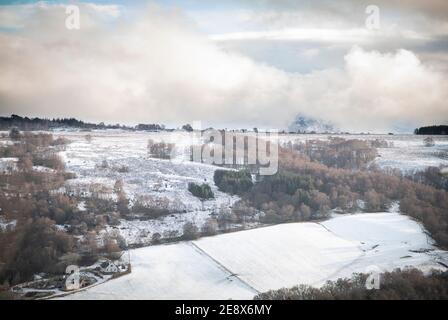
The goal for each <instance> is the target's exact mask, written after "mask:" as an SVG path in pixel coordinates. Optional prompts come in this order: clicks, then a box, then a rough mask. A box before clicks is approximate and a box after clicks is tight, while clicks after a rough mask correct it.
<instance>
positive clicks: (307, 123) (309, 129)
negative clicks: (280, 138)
mask: <svg viewBox="0 0 448 320" xmlns="http://www.w3.org/2000/svg"><path fill="white" fill-rule="evenodd" d="M288 130H289V132H297V133H335V132H339V131H340V130H339V129H337V128H335V127H334V126H333V125H332V124H331V123H328V122H324V121H322V120H318V119H313V118H309V117H304V116H301V115H298V116H297V117H296V119H295V120H294V122H293V123H291V125H290V126H289V128H288Z"/></svg>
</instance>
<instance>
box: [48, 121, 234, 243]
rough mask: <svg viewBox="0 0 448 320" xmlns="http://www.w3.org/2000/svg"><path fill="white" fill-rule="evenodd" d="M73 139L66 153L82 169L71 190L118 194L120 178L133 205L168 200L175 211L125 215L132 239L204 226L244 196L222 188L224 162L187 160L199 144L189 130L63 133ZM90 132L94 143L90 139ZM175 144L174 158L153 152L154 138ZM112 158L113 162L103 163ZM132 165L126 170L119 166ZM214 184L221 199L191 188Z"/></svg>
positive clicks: (123, 229) (70, 165) (71, 165)
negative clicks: (218, 182)
mask: <svg viewBox="0 0 448 320" xmlns="http://www.w3.org/2000/svg"><path fill="white" fill-rule="evenodd" d="M55 134H56V135H62V136H64V137H65V138H68V139H69V140H70V141H72V142H71V143H70V144H68V145H67V146H66V149H65V151H63V152H60V156H61V157H62V158H63V159H64V162H65V164H66V170H67V171H70V172H74V173H75V174H76V178H75V179H70V180H68V181H67V183H66V189H67V190H68V191H69V192H74V193H78V192H79V193H80V194H81V195H84V196H90V195H92V193H93V192H96V193H97V194H98V196H99V197H101V198H105V199H112V200H114V199H115V198H116V195H115V193H114V192H113V187H114V184H115V182H116V181H117V180H122V181H123V184H124V191H125V193H126V196H127V198H128V199H129V200H130V205H131V206H132V204H133V203H135V202H136V201H140V202H143V203H146V204H151V203H152V204H154V203H157V202H160V201H162V202H166V206H167V209H169V210H170V211H171V212H172V214H170V215H168V216H165V217H161V218H159V219H153V220H148V221H143V220H142V221H139V220H133V221H126V220H121V224H120V226H119V227H118V229H117V228H116V227H111V226H109V227H108V230H107V231H110V229H117V230H118V231H119V232H120V234H121V235H122V236H123V237H124V238H125V239H126V240H127V243H128V244H130V245H132V244H138V245H141V244H145V243H146V244H147V243H149V242H150V240H151V236H152V235H153V234H154V233H159V234H161V235H162V238H164V237H165V236H164V235H166V234H168V233H176V234H178V235H181V234H182V228H183V225H184V224H185V223H186V222H193V223H195V224H196V225H197V226H198V227H201V226H202V225H203V224H204V223H205V221H206V220H207V218H210V217H211V215H212V214H214V213H216V212H217V211H218V210H219V209H220V207H221V206H224V207H227V208H229V207H231V206H232V205H233V204H234V203H235V202H236V201H237V200H238V199H239V198H238V197H237V196H230V195H228V194H225V193H223V192H221V191H219V190H218V188H217V187H216V186H215V184H214V182H213V174H214V172H215V170H216V169H218V167H216V166H212V165H207V164H201V163H194V162H190V161H185V157H184V156H185V154H184V153H183V152H182V151H183V150H184V149H185V148H187V147H189V146H190V145H191V144H193V143H196V142H197V139H196V140H195V139H193V138H192V137H190V136H189V135H187V134H186V133H184V132H174V133H166V132H161V133H158V132H127V131H120V130H99V131H93V132H89V133H85V132H76V131H74V132H57V133H55ZM87 134H89V135H90V136H91V137H92V140H91V142H88V141H87V139H86V138H85V137H86V135H87ZM149 139H152V140H153V141H156V142H159V141H165V142H169V143H175V144H176V148H177V150H178V152H177V153H176V155H177V156H176V158H174V159H173V160H162V159H154V158H151V157H149V156H148V152H147V144H148V140H149ZM103 163H107V166H103ZM123 166H124V167H126V169H127V170H124V172H123V170H122V172H120V170H119V168H121V167H123ZM189 182H195V183H198V184H202V183H208V184H209V185H210V187H211V188H212V190H213V193H214V195H215V198H214V199H212V200H208V201H204V202H201V201H200V200H199V199H198V198H196V197H195V196H193V195H192V194H191V193H190V192H189V191H188V183H189Z"/></svg>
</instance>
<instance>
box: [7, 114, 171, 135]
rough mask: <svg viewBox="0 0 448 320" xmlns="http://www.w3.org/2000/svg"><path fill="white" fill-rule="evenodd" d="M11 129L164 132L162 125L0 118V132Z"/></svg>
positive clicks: (67, 119) (73, 119)
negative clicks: (133, 125) (132, 125)
mask: <svg viewBox="0 0 448 320" xmlns="http://www.w3.org/2000/svg"><path fill="white" fill-rule="evenodd" d="M13 127H16V128H18V129H19V130H25V131H26V130H49V129H56V128H74V129H90V130H92V129H124V130H139V131H161V130H165V126H164V125H159V124H139V125H137V126H135V127H129V126H124V125H120V124H114V125H106V124H104V123H103V122H101V123H99V124H96V123H88V122H84V121H81V120H78V119H75V118H55V119H45V118H28V117H21V116H18V115H15V114H13V115H11V116H10V117H0V130H9V129H11V128H13Z"/></svg>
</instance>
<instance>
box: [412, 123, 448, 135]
mask: <svg viewBox="0 0 448 320" xmlns="http://www.w3.org/2000/svg"><path fill="white" fill-rule="evenodd" d="M414 133H415V134H428V135H431V134H435V135H445V134H448V125H441V126H428V127H421V128H417V129H415V130H414Z"/></svg>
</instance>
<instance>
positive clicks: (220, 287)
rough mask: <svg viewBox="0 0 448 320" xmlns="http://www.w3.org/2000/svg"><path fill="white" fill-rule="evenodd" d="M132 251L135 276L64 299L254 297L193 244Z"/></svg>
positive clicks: (130, 275) (128, 276)
mask: <svg viewBox="0 0 448 320" xmlns="http://www.w3.org/2000/svg"><path fill="white" fill-rule="evenodd" d="M131 252H132V253H131V262H132V273H131V274H129V275H126V276H123V277H120V278H118V279H115V280H111V281H108V282H106V283H104V284H101V285H98V286H96V287H94V288H91V289H89V290H86V291H82V292H79V293H76V294H73V295H69V296H66V297H64V298H63V299H184V298H186V297H191V298H192V299H202V298H208V299H226V298H228V297H233V298H236V299H247V298H250V297H251V296H253V295H254V292H253V291H252V290H251V289H250V288H248V287H247V286H245V285H244V284H243V283H241V282H240V281H239V280H238V279H234V278H232V277H229V275H228V274H227V273H226V271H225V270H223V269H222V268H221V267H220V266H218V265H217V264H216V263H215V262H214V261H213V260H212V259H210V258H209V257H208V256H206V255H203V254H202V253H201V252H200V251H198V250H197V249H195V247H194V246H193V245H192V244H191V243H179V244H174V245H161V246H154V247H147V248H141V249H136V250H132V251H131Z"/></svg>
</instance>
